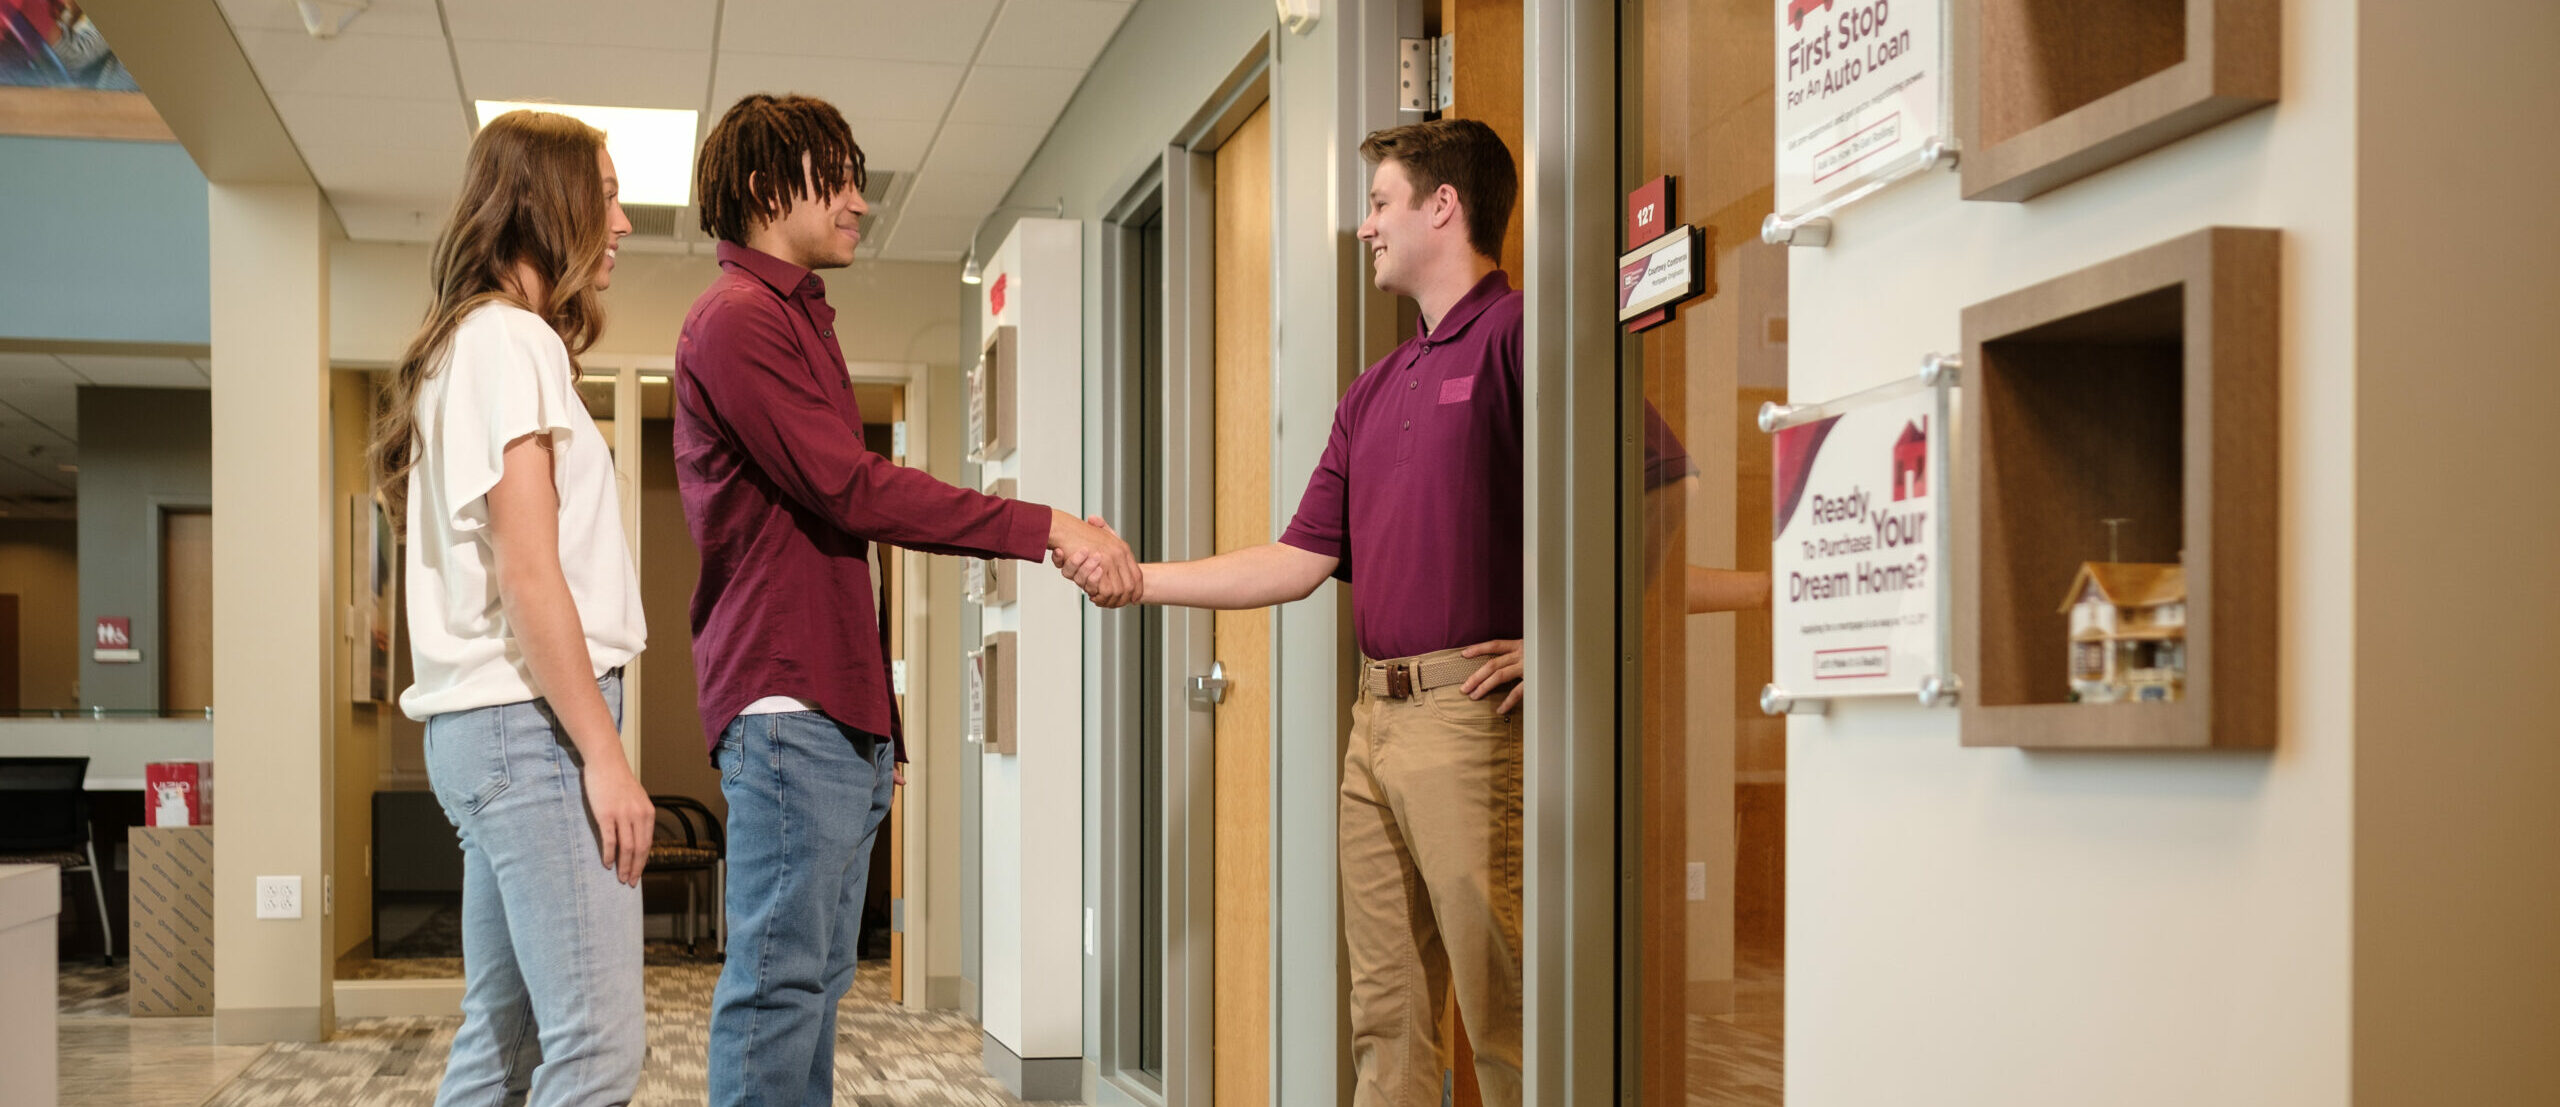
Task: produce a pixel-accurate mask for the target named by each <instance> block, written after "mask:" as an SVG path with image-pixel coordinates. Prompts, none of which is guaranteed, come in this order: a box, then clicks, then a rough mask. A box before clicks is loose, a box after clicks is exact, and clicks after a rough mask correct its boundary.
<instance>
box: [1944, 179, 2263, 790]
mask: <svg viewBox="0 0 2560 1107" xmlns="http://www.w3.org/2000/svg"><path fill="white" fill-rule="evenodd" d="M2277 243H2278V239H2277V233H2276V232H2275V231H2272V230H2253V229H2239V228H2230V227H2215V228H2211V229H2208V230H2204V231H2199V232H2196V233H2194V234H2191V235H2187V236H2185V237H2182V238H2177V239H2173V240H2171V241H2169V242H2165V243H2162V244H2160V245H2157V246H2153V247H2151V248H2149V249H2146V250H2142V251H2139V252H2136V253H2132V254H2128V255H2125V256H2123V257H2120V258H2116V259H2114V260H2112V261H2108V262H2104V263H2101V264H2099V265H2096V266H2092V267H2090V268H2088V269H2083V270H2081V271H2079V272H2077V273H2072V274H2069V275H2067V276H2064V277H2060V278H2057V279H2055V280H2051V281H2047V282H2045V283H2043V284H2040V285H2036V286H2034V287H2031V288H2026V289H2022V290H2020V291H2017V292H2013V293H2010V294H2009V295H2006V296H2002V297H2000V298H1998V299H1994V300H1989V301H1986V302H1984V303H1980V304H1976V305H1974V306H1972V307H1969V308H1966V309H1965V311H1964V322H1963V327H1964V350H1965V353H1964V357H1965V361H1964V365H1965V408H1966V410H1965V423H1966V428H1965V437H1966V441H1965V443H1964V445H1963V448H1961V449H1960V450H1959V451H1958V453H1959V458H1958V461H1957V465H1956V478H1957V482H1958V484H1957V489H1958V491H1957V495H1956V497H1955V503H1954V505H1953V508H1954V518H1953V521H1954V524H1955V532H1954V535H1953V537H1954V542H1955V549H1954V555H1955V564H1956V566H1957V571H1956V576H1955V581H1954V585H1955V611H1954V623H1955V625H1954V632H1955V635H1954V637H1955V641H1954V645H1955V661H1956V665H1957V669H1956V672H1957V673H1958V674H1959V675H1960V676H1961V677H1963V679H1964V698H1963V702H1962V712H1963V734H1964V744H1965V745H1967V746H2008V747H2021V748H2032V749H2263V748H2267V747H2269V746H2272V745H2273V744H2274V743H2275V729H2276V728H2275V722H2276V697H2275V679H2276V625H2275V619H2276V588H2275V573H2276V502H2277V485H2276V475H2277V453H2276V434H2277V421H2276V420H2277V383H2276V353H2277V338H2276V309H2277V288H2278V277H2277V268H2278V266H2277ZM2108 519H2121V520H2127V522H2125V523H2124V524H2123V525H2122V528H2121V532H2120V534H2119V535H2118V538H2119V540H2120V543H2121V549H2120V552H2117V553H2111V551H2110V550H2109V543H2110V538H2109V530H2108V527H2107V525H2106V523H2105V520H2108ZM2105 560H2123V561H2131V562H2161V563H2168V562H2177V563H2183V564H2184V566H2185V572H2186V587H2187V606H2186V647H2185V648H2186V680H2185V692H2184V695H2183V697H2182V698H2180V699H2178V700H2176V701H2174V702H2167V703H2109V704H2096V703H2073V702H2071V691H2070V689H2071V682H2070V673H2069V665H2068V660H2069V657H2070V645H2069V638H2070V620H2069V618H2068V617H2067V616H2066V615H2064V614H2062V613H2061V612H2060V611H2059V610H2058V609H2059V607H2060V605H2061V603H2062V601H2063V597H2064V593H2066V592H2067V591H2069V590H2070V589H2071V587H2072V584H2073V578H2074V577H2075V576H2076V575H2077V574H2078V572H2079V569H2080V565H2081V563H2082V562H2084V561H2105Z"/></svg>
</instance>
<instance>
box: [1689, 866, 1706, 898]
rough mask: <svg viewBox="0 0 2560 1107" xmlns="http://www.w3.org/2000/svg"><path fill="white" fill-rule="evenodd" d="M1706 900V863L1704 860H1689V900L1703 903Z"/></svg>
mask: <svg viewBox="0 0 2560 1107" xmlns="http://www.w3.org/2000/svg"><path fill="white" fill-rule="evenodd" d="M1706 901H1707V863H1706V862H1704V861H1691V862H1689V902H1691V903H1705V902H1706Z"/></svg>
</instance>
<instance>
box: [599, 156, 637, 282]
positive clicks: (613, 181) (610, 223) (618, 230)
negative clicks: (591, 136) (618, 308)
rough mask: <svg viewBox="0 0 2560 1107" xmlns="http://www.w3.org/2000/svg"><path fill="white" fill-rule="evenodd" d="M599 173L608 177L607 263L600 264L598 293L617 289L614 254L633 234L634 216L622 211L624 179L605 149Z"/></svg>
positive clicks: (606, 187) (606, 205)
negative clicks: (618, 173) (626, 238)
mask: <svg viewBox="0 0 2560 1107" xmlns="http://www.w3.org/2000/svg"><path fill="white" fill-rule="evenodd" d="M596 171H597V172H599V173H601V174H603V176H604V213H605V214H604V226H605V235H606V238H605V240H604V260H602V261H599V262H597V263H596V279H595V286H596V288H597V290H598V291H602V290H604V289H608V288H611V287H613V261H614V255H615V254H617V253H620V252H621V250H622V239H623V236H625V235H628V234H630V233H631V217H630V216H627V215H624V214H623V212H622V179H621V178H620V177H617V176H615V175H614V172H613V155H612V154H609V153H606V152H605V149H604V147H602V146H598V147H596Z"/></svg>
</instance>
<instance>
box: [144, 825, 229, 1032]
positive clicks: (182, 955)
mask: <svg viewBox="0 0 2560 1107" xmlns="http://www.w3.org/2000/svg"><path fill="white" fill-rule="evenodd" d="M131 850H132V858H133V930H132V932H131V934H130V935H129V937H128V939H127V944H128V948H129V949H130V950H131V951H132V954H133V983H132V1002H133V1016H134V1017H135V1018H154V1017H173V1016H197V1015H210V1014H212V1013H213V828H212V827H209V826H147V827H135V828H134V830H133V838H132V843H131Z"/></svg>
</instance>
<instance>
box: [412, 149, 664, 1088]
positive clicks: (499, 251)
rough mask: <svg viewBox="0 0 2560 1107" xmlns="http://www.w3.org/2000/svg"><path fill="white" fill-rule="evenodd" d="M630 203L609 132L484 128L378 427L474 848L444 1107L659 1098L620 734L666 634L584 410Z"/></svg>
mask: <svg viewBox="0 0 2560 1107" xmlns="http://www.w3.org/2000/svg"><path fill="white" fill-rule="evenodd" d="M615 196H616V180H615V176H614V168H613V159H612V158H611V157H610V156H609V155H607V154H606V152H605V147H604V135H603V134H602V133H600V132H598V131H596V130H595V129H594V128H592V127H589V126H587V125H586V124H584V123H581V122H579V121H578V120H576V119H572V118H570V117H568V116H565V115H557V114H552V113H547V112H530V111H517V112H509V113H507V114H505V115H502V116H499V117H498V118H496V119H493V120H491V121H490V122H489V124H488V126H486V127H484V128H482V129H481V131H480V134H479V137H478V138H476V139H474V140H473V141H472V144H471V153H470V159H469V162H468V165H467V166H466V168H465V170H464V173H463V182H462V195H461V199H460V200H459V201H457V202H456V204H455V206H454V211H453V215H452V218H451V220H450V221H449V222H447V223H446V225H445V227H444V230H443V232H442V234H441V235H440V236H439V237H438V238H437V240H436V245H435V255H434V259H433V263H432V269H431V279H432V282H433V284H434V288H435V304H434V306H433V308H431V309H430V310H429V311H428V313H427V319H426V323H425V325H424V326H422V327H421V328H420V329H419V331H418V334H417V337H415V338H414V339H412V340H411V341H410V343H409V348H408V351H407V352H406V353H405V354H403V355H402V357H401V359H400V368H399V372H398V373H397V375H396V376H395V377H394V378H393V380H392V383H391V387H390V390H389V395H388V397H387V403H386V404H385V406H384V410H383V413H382V417H381V419H380V420H379V421H378V423H377V424H376V426H375V432H374V444H373V462H374V471H375V472H376V473H377V474H379V476H380V480H381V488H382V491H383V492H384V494H385V495H386V496H387V497H388V498H389V499H390V501H391V503H392V504H393V507H394V511H393V517H394V518H398V519H401V520H402V521H403V523H404V525H405V527H406V530H407V534H408V559H407V567H408V574H409V577H408V587H409V643H410V653H411V661H412V667H413V669H414V670H415V673H416V683H414V684H412V685H411V686H410V687H409V688H408V689H407V690H406V691H404V692H402V693H401V696H400V708H401V710H402V711H404V712H406V713H407V714H408V715H409V717H410V718H413V719H419V720H422V721H424V722H425V723H426V724H427V739H426V745H427V751H426V752H427V774H428V778H429V780H430V782H431V783H432V784H433V786H434V788H435V793H436V799H437V802H438V803H440V804H441V805H442V806H443V807H444V810H445V815H446V817H447V818H449V819H451V820H452V821H453V824H454V828H455V830H456V831H457V832H458V833H459V835H460V837H461V840H462V856H463V884H462V913H463V919H462V957H463V975H464V978H465V980H464V989H463V1001H462V1007H463V1024H462V1029H461V1031H460V1032H459V1033H457V1034H456V1035H455V1036H454V1040H453V1052H452V1055H451V1057H450V1058H449V1059H448V1061H447V1063H446V1066H445V1074H444V1084H443V1087H442V1089H441V1090H440V1091H439V1093H438V1095H437V1097H436V1102H437V1103H438V1104H439V1107H472V1105H478V1104H498V1103H501V1102H510V1101H514V1100H517V1099H519V1098H521V1099H523V1100H524V1101H525V1102H528V1103H530V1104H533V1105H535V1107H543V1105H549V1104H577V1105H580V1107H587V1105H592V1104H601V1103H624V1102H627V1101H628V1100H629V1099H630V1097H631V1094H632V1092H633V1090H634V1089H635V1088H636V1087H637V1086H638V1084H639V1079H640V1062H641V1058H642V1056H643V1053H644V1050H645V1023H644V1012H643V1009H642V1003H641V988H640V974H641V954H640V891H639V883H640V869H641V866H642V864H643V863H644V862H645V861H646V860H647V858H648V852H649V838H650V833H651V828H652V825H653V823H654V821H655V813H654V811H653V810H652V808H651V805H650V802H649V796H648V793H647V791H646V790H644V789H643V788H641V786H640V782H639V780H638V779H636V778H635V777H634V776H633V775H632V772H631V766H630V763H629V762H628V761H627V760H626V759H625V758H624V757H623V752H622V742H621V737H620V734H619V728H620V716H621V698H622V681H621V671H622V665H623V663H625V662H627V661H629V660H630V659H631V658H632V657H634V656H636V655H637V654H638V653H639V652H640V649H641V646H642V645H643V643H644V641H645V639H646V635H647V631H646V628H645V627H644V626H643V624H642V621H641V615H640V590H639V580H638V576H637V574H635V573H634V572H633V571H632V568H631V558H630V554H629V552H628V550H627V547H625V546H624V544H623V534H622V517H621V511H620V508H619V507H618V506H617V504H616V498H615V492H616V488H615V481H614V473H613V457H612V455H611V453H610V452H609V451H608V450H607V449H606V447H605V442H604V438H603V436H602V435H601V434H599V433H598V432H597V430H596V425H595V423H594V421H593V420H591V419H589V418H588V416H587V410H586V407H585V405H584V404H582V403H580V402H579V399H578V392H577V374H578V367H577V357H578V355H579V354H582V353H584V352H585V351H586V350H587V348H588V347H589V346H590V345H592V344H593V343H594V342H595V340H596V336H597V333H598V332H599V330H600V329H601V328H602V326H603V314H602V309H601V307H600V306H599V305H598V303H597V297H596V294H597V293H598V292H600V291H602V290H604V289H605V288H606V287H607V286H609V285H611V284H612V282H613V266H614V252H615V248H616V245H617V244H618V243H619V242H620V241H621V239H622V236H624V235H626V234H629V233H631V224H630V221H629V220H627V219H626V218H624V217H623V214H622V205H621V203H620V202H619V201H618V200H617V199H616V198H615Z"/></svg>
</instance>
